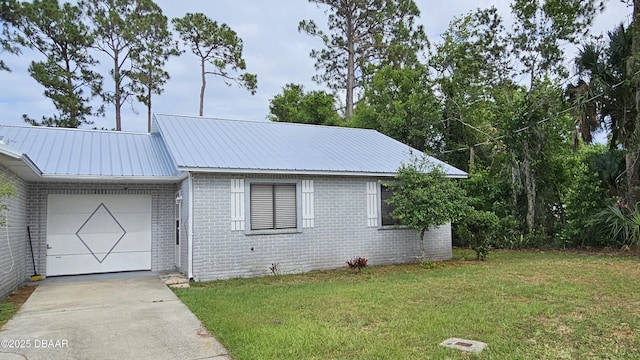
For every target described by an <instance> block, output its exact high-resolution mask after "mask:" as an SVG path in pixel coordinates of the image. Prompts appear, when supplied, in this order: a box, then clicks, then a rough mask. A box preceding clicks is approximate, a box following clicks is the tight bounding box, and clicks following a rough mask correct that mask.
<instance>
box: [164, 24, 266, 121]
mask: <svg viewBox="0 0 640 360" xmlns="http://www.w3.org/2000/svg"><path fill="white" fill-rule="evenodd" d="M173 25H174V27H175V29H176V31H177V32H178V34H179V35H180V38H182V40H183V42H184V44H185V45H187V46H189V47H190V48H191V51H192V52H193V54H195V55H196V56H197V57H198V59H199V60H200V70H201V78H202V86H201V89H200V116H203V115H204V93H205V89H206V85H207V81H206V75H214V76H218V77H220V78H222V79H223V80H224V81H225V83H226V84H227V85H231V82H235V83H237V84H238V85H240V86H241V87H243V88H245V89H247V90H248V91H250V92H251V94H252V95H253V94H255V93H256V90H257V88H258V77H257V75H255V74H250V73H246V72H245V73H241V74H238V75H232V74H231V73H230V70H231V71H233V72H240V71H243V70H246V68H247V65H246V63H245V60H244V59H243V57H242V47H243V45H242V39H240V38H239V37H238V34H236V32H235V31H233V30H231V28H230V27H229V25H227V24H218V22H217V21H213V20H211V19H209V18H208V17H207V16H206V15H204V14H202V13H195V14H191V13H190V14H186V15H185V16H184V17H182V18H178V19H173ZM207 65H209V66H213V69H212V70H207Z"/></svg>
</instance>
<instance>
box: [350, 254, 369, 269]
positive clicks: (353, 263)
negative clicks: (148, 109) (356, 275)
mask: <svg viewBox="0 0 640 360" xmlns="http://www.w3.org/2000/svg"><path fill="white" fill-rule="evenodd" d="M347 265H349V268H350V269H351V270H353V271H356V272H360V271H362V269H364V268H365V267H367V258H364V257H360V256H358V257H355V258H353V259H350V260H347Z"/></svg>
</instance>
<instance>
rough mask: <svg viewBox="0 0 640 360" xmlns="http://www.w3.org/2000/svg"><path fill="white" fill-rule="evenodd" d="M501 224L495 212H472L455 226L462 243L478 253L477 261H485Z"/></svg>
mask: <svg viewBox="0 0 640 360" xmlns="http://www.w3.org/2000/svg"><path fill="white" fill-rule="evenodd" d="M499 223H500V220H499V219H498V217H497V216H496V214H494V213H493V212H490V211H478V210H471V211H469V212H468V214H467V215H466V216H464V217H463V218H462V219H460V220H459V221H457V222H456V223H455V225H454V226H455V229H456V230H455V231H456V234H457V235H458V237H459V239H460V240H461V242H463V243H465V244H468V246H470V247H471V248H472V249H473V250H474V251H475V252H476V259H477V260H485V259H486V257H487V255H488V254H489V252H490V251H491V240H492V239H494V238H495V237H496V231H497V230H498V229H499Z"/></svg>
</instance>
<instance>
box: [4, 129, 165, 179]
mask: <svg viewBox="0 0 640 360" xmlns="http://www.w3.org/2000/svg"><path fill="white" fill-rule="evenodd" d="M0 136H2V137H3V142H4V143H5V144H6V145H8V146H11V148H13V149H17V150H18V151H21V152H22V153H24V154H25V155H27V156H28V158H29V159H31V160H32V161H33V162H34V163H35V164H36V165H37V166H38V168H39V169H40V170H41V171H42V176H43V177H47V176H56V177H60V178H64V177H80V178H82V177H93V178H100V177H104V178H163V177H176V176H178V170H177V169H176V167H175V165H174V164H173V163H172V161H171V157H170V156H169V154H168V153H167V149H166V147H165V146H164V144H163V142H162V139H159V138H158V136H157V135H152V134H147V133H126V132H115V131H96V130H79V129H62V128H47V127H25V126H6V125H1V126H0Z"/></svg>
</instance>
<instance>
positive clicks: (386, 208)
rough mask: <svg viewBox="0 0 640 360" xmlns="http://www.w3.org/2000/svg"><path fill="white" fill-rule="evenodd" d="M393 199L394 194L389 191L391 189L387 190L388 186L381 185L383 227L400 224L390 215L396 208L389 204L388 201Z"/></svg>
mask: <svg viewBox="0 0 640 360" xmlns="http://www.w3.org/2000/svg"><path fill="white" fill-rule="evenodd" d="M392 197H393V192H391V190H389V188H387V187H386V186H384V185H381V186H380V200H381V201H380V203H381V204H380V205H381V209H380V213H381V214H382V226H391V225H399V224H400V223H399V222H398V220H396V219H394V218H392V217H391V215H390V213H391V212H392V211H393V209H394V208H395V207H394V206H391V205H389V204H387V200H389V199H391V198H392Z"/></svg>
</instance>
